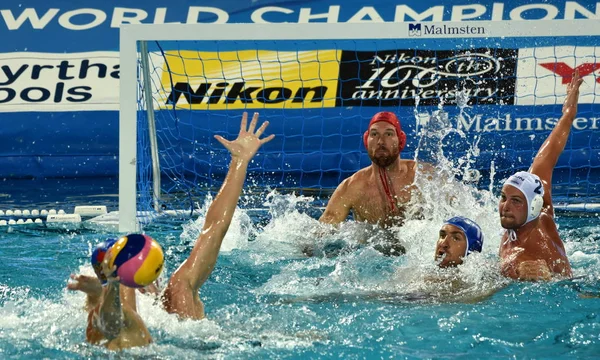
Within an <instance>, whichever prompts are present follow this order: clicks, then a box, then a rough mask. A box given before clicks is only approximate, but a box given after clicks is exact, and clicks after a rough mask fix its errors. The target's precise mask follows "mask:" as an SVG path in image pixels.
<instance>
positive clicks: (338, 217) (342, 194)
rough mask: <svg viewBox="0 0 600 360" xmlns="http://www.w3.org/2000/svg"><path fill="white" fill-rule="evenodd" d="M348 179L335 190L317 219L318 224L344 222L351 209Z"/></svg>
mask: <svg viewBox="0 0 600 360" xmlns="http://www.w3.org/2000/svg"><path fill="white" fill-rule="evenodd" d="M350 179H351V178H348V179H346V180H344V181H342V183H341V184H340V185H339V186H338V187H337V189H335V191H334V192H333V195H331V198H330V199H329V201H328V202H327V207H326V208H325V211H324V212H323V214H322V215H321V217H320V218H319V221H320V222H322V223H324V224H339V223H341V222H343V221H344V220H346V218H347V217H348V215H349V214H350V210H351V209H352V200H351V198H350V191H349V190H348V186H349V185H348V182H349V181H350Z"/></svg>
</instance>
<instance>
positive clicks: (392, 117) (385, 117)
mask: <svg viewBox="0 0 600 360" xmlns="http://www.w3.org/2000/svg"><path fill="white" fill-rule="evenodd" d="M380 121H385V122H386V123H388V124H390V125H393V126H394V128H395V129H396V136H398V149H400V152H402V150H404V147H405V146H406V134H405V133H404V131H402V128H401V127H400V121H399V120H398V117H396V114H394V113H393V112H390V111H382V112H378V113H377V114H375V115H374V116H373V117H372V118H371V121H370V122H369V127H368V128H367V131H365V133H364V134H363V143H364V144H365V148H366V147H367V141H368V140H369V129H371V126H372V125H373V124H375V123H377V122H380Z"/></svg>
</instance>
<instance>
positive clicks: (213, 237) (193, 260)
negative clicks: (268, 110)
mask: <svg viewBox="0 0 600 360" xmlns="http://www.w3.org/2000/svg"><path fill="white" fill-rule="evenodd" d="M247 117H248V115H247V113H244V115H243V116H242V122H241V125H240V132H239V135H238V137H237V139H235V140H234V141H228V140H225V139H224V138H223V137H221V136H218V135H215V138H216V139H217V140H218V141H219V142H220V143H221V144H223V146H224V147H225V148H226V149H227V150H229V152H230V153H231V163H230V165H229V171H228V172H227V176H226V177H225V181H224V182H223V185H222V186H221V189H220V190H219V193H218V194H217V196H216V197H215V199H214V200H213V202H212V204H211V205H210V207H209V208H208V211H207V213H206V220H205V221H204V227H203V228H202V232H201V233H200V236H198V239H197V240H196V244H195V245H194V248H193V249H192V252H191V254H190V256H189V257H188V258H187V260H185V262H184V263H183V264H182V265H181V267H180V268H179V269H178V270H177V271H176V273H175V274H174V275H173V278H175V279H173V278H172V279H171V281H172V282H173V281H182V280H186V281H189V284H190V286H191V287H192V291H194V292H196V293H197V292H198V290H199V289H200V286H202V284H203V283H204V282H205V281H206V279H207V278H208V277H209V276H210V273H211V272H212V270H213V269H214V267H215V264H216V262H217V257H218V256H219V250H220V249H221V243H222V242H223V238H224V237H225V234H226V233H227V229H228V228H229V224H231V219H232V218H233V212H234V211H235V208H236V206H237V202H238V200H239V197H240V194H241V192H242V187H243V186H244V180H245V179H246V171H247V169H248V163H249V162H250V160H251V159H252V157H254V154H256V152H257V151H258V148H260V146H261V145H262V144H264V143H266V142H268V141H271V140H272V139H273V138H274V137H275V135H270V136H267V137H266V138H264V139H260V136H261V135H262V134H263V132H264V131H265V129H266V128H267V126H268V125H269V122H268V121H265V122H264V123H263V124H262V125H261V126H260V128H258V130H256V124H257V122H258V113H254V116H253V117H252V121H251V122H250V125H249V126H248V124H247Z"/></svg>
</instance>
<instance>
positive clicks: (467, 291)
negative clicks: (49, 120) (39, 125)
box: [0, 195, 600, 359]
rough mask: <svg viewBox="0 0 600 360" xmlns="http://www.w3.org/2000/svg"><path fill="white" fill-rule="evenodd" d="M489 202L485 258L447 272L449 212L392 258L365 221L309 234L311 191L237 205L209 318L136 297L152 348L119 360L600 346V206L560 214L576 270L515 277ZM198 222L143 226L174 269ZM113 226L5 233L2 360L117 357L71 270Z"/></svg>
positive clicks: (417, 226)
mask: <svg viewBox="0 0 600 360" xmlns="http://www.w3.org/2000/svg"><path fill="white" fill-rule="evenodd" d="M274 199H277V200H278V201H274ZM104 200H106V199H104ZM281 204H284V205H281ZM203 209H206V204H204V205H203ZM460 210H461V211H468V210H466V208H465V209H460ZM488 210H489V211H488V212H486V213H484V214H481V213H478V211H480V209H472V210H470V211H472V213H471V214H467V215H471V216H472V217H478V222H479V223H480V224H481V225H482V227H483V229H484V233H485V234H486V242H485V243H484V252H483V253H482V254H481V255H478V254H476V255H475V256H469V259H468V261H467V262H466V263H465V264H464V265H462V266H460V267H459V268H458V269H455V270H450V271H440V270H438V269H436V267H435V264H434V262H433V249H434V243H435V240H436V232H437V230H438V229H439V226H440V220H441V219H439V218H430V219H423V220H414V221H409V222H407V224H406V225H405V226H404V227H403V228H401V229H399V230H398V231H397V233H396V234H397V235H398V236H399V237H400V238H401V239H402V240H403V241H404V242H405V244H406V245H407V254H406V255H405V256H401V257H388V256H384V255H382V254H381V253H379V252H377V251H375V250H374V249H373V247H372V246H368V245H367V246H358V245H357V240H358V239H359V238H360V237H361V236H364V234H365V231H366V232H367V233H368V232H369V231H370V230H369V229H365V228H364V227H362V226H361V225H358V224H352V223H349V224H345V225H344V226H342V227H341V229H340V230H339V231H338V232H336V233H334V234H329V235H326V236H324V237H323V238H322V239H321V240H319V241H315V240H314V235H311V229H315V228H318V226H319V225H318V224H317V221H316V220H315V217H316V216H315V214H318V213H319V212H320V211H321V210H320V209H319V208H316V207H315V206H314V202H312V201H311V200H310V199H308V200H307V199H304V198H302V197H297V196H293V195H286V196H283V195H276V196H274V197H271V198H270V200H268V201H266V202H265V208H264V210H262V211H256V210H250V209H239V210H237V211H236V214H235V217H234V221H233V223H232V226H231V228H230V231H229V233H228V234H227V237H226V239H225V241H224V243H223V247H222V252H221V254H220V257H219V260H218V263H217V266H216V268H215V270H214V272H213V274H212V275H211V277H210V278H209V280H208V281H207V283H206V284H205V285H204V286H203V288H202V289H201V292H200V296H201V298H202V300H203V301H204V303H205V306H206V315H207V319H206V320H203V321H178V320H177V319H176V318H175V317H174V316H171V315H167V314H166V313H165V312H164V311H162V310H161V308H160V306H159V305H158V304H156V303H155V302H154V299H153V298H151V297H149V296H143V295H140V296H138V301H139V311H140V314H141V316H142V318H143V319H144V321H145V322H146V324H147V326H148V328H149V330H150V333H151V334H152V336H153V338H154V343H153V344H152V345H150V346H148V347H144V348H137V349H131V350H126V351H124V353H123V356H124V357H125V358H160V359H180V358H190V359H191V358H194V359H195V358H228V359H241V358H325V359H328V358H344V359H363V358H369V359H370V358H373V359H379V358H455V357H469V358H507V357H514V358H566V357H570V358H597V357H598V356H600V283H599V279H600V270H599V269H600V267H599V265H600V246H599V244H600V235H599V233H600V220H599V218H598V215H594V214H588V215H582V214H577V215H576V216H568V215H567V214H559V216H558V217H557V223H558V225H559V231H560V234H561V236H562V238H563V240H564V241H565V244H566V248H567V253H568V256H569V259H570V261H571V265H572V267H573V270H574V276H575V277H576V278H575V279H573V280H563V281H555V282H550V283H520V282H513V281H509V280H507V279H504V278H502V277H501V276H500V275H499V274H498V269H497V266H496V265H497V250H498V246H499V235H498V229H497V226H498V225H497V219H496V216H495V213H494V212H493V209H488ZM202 222H203V215H201V216H200V217H199V218H198V219H194V220H191V221H186V222H183V223H164V224H156V225H153V226H150V227H148V228H146V232H147V233H148V234H149V235H151V236H153V237H154V238H156V239H158V240H159V241H160V242H161V244H162V245H163V248H164V250H165V255H166V261H167V264H166V274H167V275H170V274H171V273H172V272H173V271H174V270H175V268H176V267H177V266H178V265H179V263H180V262H181V261H182V260H183V259H185V257H186V256H187V255H188V254H189V252H190V250H191V248H192V246H193V244H194V240H195V238H196V236H197V234H198V232H199V230H200V228H201V226H202ZM357 234H358V235H357ZM361 234H362V235H361ZM109 236H114V234H113V233H112V232H111V231H110V230H105V231H103V230H98V229H94V230H89V229H86V228H79V229H73V230H64V229H63V230H56V229H55V230H50V229H48V230H43V229H35V230H31V229H26V228H23V227H21V228H19V227H13V228H12V229H11V230H8V228H3V230H2V231H0V358H3V359H38V358H62V359H64V358H73V359H75V358H77V359H78V358H82V357H85V358H94V357H105V356H106V355H107V354H108V353H109V352H108V351H106V350H104V349H103V348H101V347H97V346H92V345H89V344H87V343H86V342H85V327H86V318H87V314H86V313H85V312H84V310H83V303H84V296H83V295H82V294H80V293H73V292H68V291H66V290H65V286H66V282H67V279H68V277H69V274H70V273H74V272H87V273H91V268H90V267H89V265H88V262H89V260H88V259H89V254H90V249H91V247H92V246H93V244H95V243H96V242H98V241H100V240H103V239H105V238H107V237H109ZM311 244H312V246H314V247H315V249H316V250H317V251H316V253H315V254H316V256H314V257H306V256H305V255H303V253H302V250H303V248H304V247H305V246H308V245H311ZM332 249H333V251H332ZM431 277H434V278H436V279H437V280H434V281H430V280H428V279H429V278H431ZM456 283H458V285H457V286H453V285H450V284H456Z"/></svg>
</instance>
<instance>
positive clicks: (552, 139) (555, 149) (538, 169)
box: [529, 70, 583, 213]
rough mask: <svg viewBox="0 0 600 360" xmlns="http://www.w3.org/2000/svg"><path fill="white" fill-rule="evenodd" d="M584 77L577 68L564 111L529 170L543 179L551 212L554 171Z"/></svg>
mask: <svg viewBox="0 0 600 360" xmlns="http://www.w3.org/2000/svg"><path fill="white" fill-rule="evenodd" d="M582 82H583V79H581V78H580V77H579V70H575V74H573V78H571V82H570V83H569V85H567V97H566V99H565V102H564V105H563V109H562V113H563V115H562V116H561V118H560V119H559V120H558V123H557V124H556V126H555V127H554V129H553V130H552V132H551V133H550V135H549V136H548V138H547V139H546V141H545V142H544V143H543V144H542V146H541V147H540V150H539V151H538V153H537V155H536V156H535V159H534V160H533V164H532V165H531V168H530V169H529V172H531V173H533V174H536V175H537V176H539V177H540V179H541V180H542V183H543V185H544V207H549V208H550V211H551V213H554V209H553V207H552V194H551V191H552V172H553V170H554V166H555V165H556V163H557V161H558V158H559V157H560V154H562V152H563V150H564V148H565V144H566V143H567V140H568V139H569V134H570V133H571V126H572V125H573V120H574V119H575V116H576V115H577V102H578V100H579V87H580V86H581V83H582Z"/></svg>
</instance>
